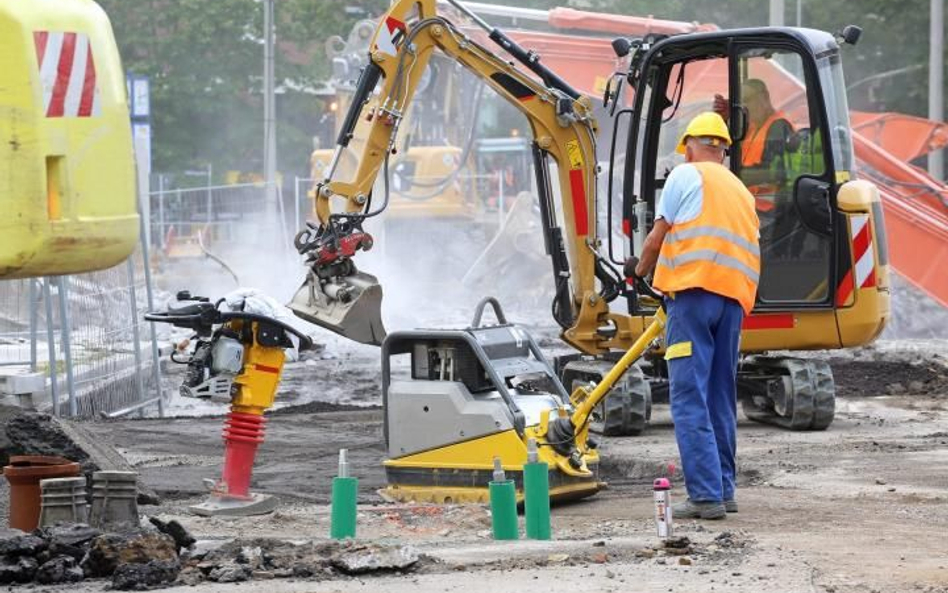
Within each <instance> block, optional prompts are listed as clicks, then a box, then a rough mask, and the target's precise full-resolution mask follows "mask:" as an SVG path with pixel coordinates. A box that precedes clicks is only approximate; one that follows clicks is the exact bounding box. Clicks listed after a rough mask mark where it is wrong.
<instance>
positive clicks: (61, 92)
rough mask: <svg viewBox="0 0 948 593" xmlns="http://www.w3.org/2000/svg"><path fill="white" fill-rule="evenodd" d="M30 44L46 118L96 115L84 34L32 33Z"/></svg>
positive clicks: (92, 70) (98, 110)
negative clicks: (32, 45) (33, 47)
mask: <svg viewBox="0 0 948 593" xmlns="http://www.w3.org/2000/svg"><path fill="white" fill-rule="evenodd" d="M33 41H34V42H35V44H36V61H37V63H38V64H39V70H40V81H41V83H42V85H43V106H44V108H45V110H46V117H90V116H97V115H99V114H100V113H101V106H100V100H99V88H98V86H97V85H96V76H95V61H94V60H93V58H92V46H91V45H90V44H89V36H88V35H86V34H85V33H67V32H63V31H36V32H34V33H33Z"/></svg>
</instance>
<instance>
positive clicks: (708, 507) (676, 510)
mask: <svg viewBox="0 0 948 593" xmlns="http://www.w3.org/2000/svg"><path fill="white" fill-rule="evenodd" d="M672 514H673V516H674V517H676V518H681V519H723V518H724V517H725V515H726V514H727V510H726V509H725V508H724V503H721V502H713V501H702V502H695V501H693V500H691V499H690V498H689V499H688V500H686V501H685V502H679V503H678V504H675V505H672Z"/></svg>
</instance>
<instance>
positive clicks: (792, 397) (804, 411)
mask: <svg viewBox="0 0 948 593" xmlns="http://www.w3.org/2000/svg"><path fill="white" fill-rule="evenodd" d="M857 38H858V29H857V28H855V27H847V28H846V29H844V30H843V32H842V33H840V34H837V35H836V36H834V35H831V34H829V33H826V32H822V31H815V30H809V29H792V28H762V29H741V30H732V31H715V32H709V33H697V34H690V35H680V36H674V37H667V38H651V39H642V40H636V41H632V42H628V41H624V42H623V41H619V42H617V43H615V44H614V47H615V48H616V50H617V53H619V54H620V57H623V55H627V56H628V59H629V69H628V72H627V73H623V75H622V79H623V82H624V83H628V84H630V85H631V86H632V88H634V90H635V95H634V99H633V101H634V106H633V107H632V108H631V109H626V110H623V112H619V113H618V115H619V116H621V115H629V116H631V122H630V129H631V132H630V135H629V136H628V140H627V144H626V160H625V169H624V185H623V195H622V208H623V214H622V216H623V220H622V228H623V229H624V230H625V231H626V234H627V235H628V238H629V240H628V244H627V249H628V251H629V252H630V253H635V252H637V251H638V250H639V249H640V248H641V241H642V239H643V238H644V236H645V234H646V233H647V232H648V230H649V229H650V227H651V223H652V221H653V220H654V213H655V212H656V206H657V204H658V203H659V201H660V200H661V199H662V190H663V186H664V183H665V180H666V179H667V177H668V174H669V173H670V172H671V170H672V168H673V167H674V166H676V165H678V164H679V163H681V162H683V157H682V156H681V155H678V154H676V153H675V146H676V144H677V142H678V139H679V138H680V137H681V134H682V132H683V130H684V128H685V126H686V125H687V123H688V121H690V120H691V118H692V117H694V116H695V115H696V114H697V113H700V112H703V111H709V110H712V109H715V110H717V111H718V112H719V113H721V114H722V116H723V117H724V118H725V120H726V121H727V122H728V127H729V129H730V133H731V137H732V139H733V140H734V143H733V145H732V146H731V149H730V151H729V154H728V157H727V158H726V162H725V165H727V166H729V167H730V169H731V170H732V171H733V172H734V173H735V174H736V175H737V176H738V177H740V178H741V180H742V181H743V182H744V184H745V185H746V186H747V187H748V189H749V190H750V191H751V193H752V194H753V195H754V198H755V202H756V205H757V214H758V217H759V219H760V249H761V276H760V283H759V288H758V294H757V303H756V305H755V308H754V311H753V313H752V314H751V315H749V316H748V317H747V318H746V319H745V322H744V327H743V334H742V339H741V349H742V352H744V353H746V354H751V355H753V354H755V353H762V352H764V351H767V350H785V349H790V350H808V349H819V348H840V347H847V346H853V345H861V344H865V343H868V342H870V341H871V340H873V339H874V338H875V337H876V336H877V335H878V334H879V333H880V332H881V331H882V329H883V327H884V325H885V321H886V318H887V317H888V315H889V281H888V254H887V248H886V241H885V232H884V226H883V218H882V208H881V202H880V198H879V191H878V189H877V188H876V187H875V186H874V185H872V184H871V183H868V182H866V181H860V180H855V179H854V178H853V169H854V153H853V142H852V136H851V130H850V125H849V117H848V107H847V101H846V87H845V84H844V82H843V74H842V65H841V61H840V44H839V42H840V41H842V42H850V43H853V42H854V40H855V39H857ZM619 119H621V117H617V118H616V122H615V123H618V121H619ZM617 226H618V225H617ZM610 251H611V249H610ZM627 254H628V253H627ZM627 254H623V255H627ZM611 255H612V257H613V258H615V255H613V254H611ZM631 306H632V307H633V308H634V307H636V306H637V304H636V303H631ZM645 313H647V311H642V314H645ZM816 364H817V363H809V362H805V361H800V360H798V359H791V358H789V357H773V356H768V357H763V356H757V357H754V356H750V357H748V358H747V359H746V363H745V364H743V365H742V370H741V372H742V373H744V375H743V378H742V377H741V376H739V383H741V384H742V386H743V390H744V391H745V395H746V396H747V397H745V398H744V410H745V412H746V413H747V415H748V416H750V417H751V418H754V419H758V420H762V421H766V422H771V423H775V424H779V425H783V426H786V427H789V428H793V429H822V428H826V426H828V425H829V423H830V422H831V421H832V418H833V386H832V375H831V373H829V371H828V369H824V368H816V367H815V366H813V365H816ZM810 367H813V368H810ZM814 394H815V395H814ZM804 400H806V401H804Z"/></svg>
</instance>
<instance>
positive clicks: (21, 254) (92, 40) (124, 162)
mask: <svg viewBox="0 0 948 593" xmlns="http://www.w3.org/2000/svg"><path fill="white" fill-rule="evenodd" d="M0 39H2V40H3V42H2V45H3V50H2V51H0V212H2V213H3V216H2V217H0V278H2V279H11V278H26V277H30V276H44V275H58V274H70V273H76V272H89V271H93V270H98V269H103V268H107V267H110V266H113V265H115V264H117V263H119V262H121V261H122V260H123V259H125V258H126V257H128V256H129V254H131V252H132V251H133V250H134V248H135V244H136V242H137V240H138V231H139V219H138V210H137V205H136V201H135V166H134V156H133V152H132V135H131V126H130V124H129V115H128V106H127V99H126V91H125V76H124V74H123V73H122V66H121V63H120V61H119V56H118V49H117V48H116V45H115V39H114V37H113V36H112V29H111V26H110V25H109V20H108V17H107V16H106V15H105V13H104V12H103V11H102V9H101V8H99V6H98V5H97V4H95V3H94V2H92V1H91V0H71V1H63V0H34V1H31V2H2V3H0Z"/></svg>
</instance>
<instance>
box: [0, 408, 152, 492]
mask: <svg viewBox="0 0 948 593" xmlns="http://www.w3.org/2000/svg"><path fill="white" fill-rule="evenodd" d="M5 432H6V436H7V439H8V440H9V441H10V447H11V449H10V450H9V451H7V454H11V455H48V456H54V457H64V458H66V459H69V460H72V461H75V462H78V463H79V465H80V467H81V468H82V474H83V475H84V476H85V477H86V480H87V481H90V479H91V477H92V474H93V473H95V472H97V471H122V472H128V471H133V468H132V467H131V466H130V465H129V464H128V462H127V461H126V460H125V458H124V457H122V455H121V453H119V452H118V451H116V450H115V449H114V448H113V447H111V446H109V445H107V444H104V443H102V442H101V440H99V439H96V438H95V437H94V436H93V435H92V434H90V433H89V432H88V431H87V430H86V429H85V427H84V426H82V425H81V424H77V423H73V422H65V421H63V420H60V419H59V418H56V417H54V416H51V415H49V414H42V413H34V412H25V413H22V414H17V415H15V416H13V417H11V418H10V419H9V420H8V421H7V423H6V429H5ZM159 502H160V499H159V498H158V495H157V494H156V493H155V491H154V490H153V489H152V488H150V487H148V486H146V485H145V484H144V483H143V482H142V481H141V480H139V481H138V503H139V504H146V505H154V504H158V503H159Z"/></svg>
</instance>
